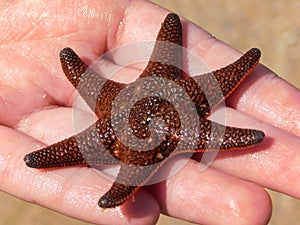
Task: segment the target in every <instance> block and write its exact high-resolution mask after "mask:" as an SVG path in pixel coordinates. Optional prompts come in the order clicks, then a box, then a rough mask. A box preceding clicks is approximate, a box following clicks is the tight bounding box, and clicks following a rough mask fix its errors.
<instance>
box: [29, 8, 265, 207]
mask: <svg viewBox="0 0 300 225" xmlns="http://www.w3.org/2000/svg"><path fill="white" fill-rule="evenodd" d="M181 46H182V30H181V22H180V19H179V17H178V16H177V15H176V14H173V13H171V14H169V15H168V16H167V17H166V19H165V20H164V22H163V24H162V27H161V29H160V31H159V33H158V36H157V39H156V44H155V47H154V50H153V53H152V55H151V57H150V60H149V63H148V65H147V67H146V68H145V70H144V71H143V73H142V74H141V75H140V76H139V78H138V79H137V80H136V81H135V82H134V83H132V84H129V85H126V84H122V83H118V82H114V81H112V80H107V79H105V78H102V77H101V76H100V75H98V74H97V73H96V72H94V71H93V70H92V69H90V68H89V67H88V65H86V64H85V63H84V62H83V61H82V60H81V59H80V58H79V57H78V56H77V55H76V54H75V53H74V51H73V50H72V49H70V48H65V49H63V50H62V51H61V53H60V59H61V64H62V68H63V71H64V73H65V75H66V77H67V78H68V79H69V81H70V82H71V83H72V84H73V85H74V87H75V88H76V89H77V91H78V92H79V94H80V95H81V96H82V98H83V99H84V100H85V101H86V103H87V104H88V105H89V107H90V108H91V109H92V110H93V111H94V112H95V114H96V115H97V117H98V120H97V121H96V123H95V124H93V125H92V126H90V127H89V128H87V129H86V130H84V131H83V132H81V133H79V134H77V135H75V136H72V137H70V138H68V139H65V140H63V141H61V142H58V143H56V144H53V145H51V146H48V147H45V148H43V149H40V150H37V151H35V152H32V153H30V154H28V155H26V156H25V158H24V161H25V162H26V165H27V166H29V167H33V168H51V167H67V166H76V165H84V166H98V165H100V164H120V165H121V168H120V172H119V174H118V175H117V178H116V180H115V182H114V183H113V185H112V187H111V188H110V189H109V191H108V192H107V193H106V194H104V195H103V196H102V197H101V198H100V200H99V203H98V204H99V206H100V207H102V208H111V207H115V206H119V205H122V204H123V203H124V202H125V201H127V200H128V199H129V198H130V197H131V196H133V194H134V193H135V192H136V191H137V190H138V189H139V188H140V187H141V186H142V185H143V184H145V183H146V182H147V181H148V180H149V179H150V178H151V177H152V176H153V175H154V173H155V172H156V171H157V170H158V168H159V167H161V165H162V164H163V163H164V162H165V161H166V160H167V159H168V158H169V157H171V156H173V155H175V154H178V153H182V152H192V153H194V152H204V151H206V150H221V151H223V150H239V149H243V148H246V147H250V146H253V145H256V144H258V143H260V142H262V140H263V138H264V133H263V132H262V131H258V130H252V129H240V128H233V127H228V126H223V125H220V124H218V123H215V122H211V121H209V120H207V119H206V118H207V117H208V116H209V115H210V113H211V108H212V107H215V106H216V105H218V104H219V103H220V101H221V100H222V99H220V97H218V95H217V94H216V93H217V92H218V89H219V90H220V91H221V93H222V95H223V96H224V98H226V97H228V96H229V95H230V94H231V93H232V92H233V90H235V88H236V87H237V86H238V85H239V84H240V83H241V82H242V81H243V80H244V79H245V78H246V77H247V75H249V73H250V72H251V71H252V70H253V69H254V68H255V66H256V65H257V63H258V61H259V58H260V51H259V50H258V49H255V48H253V49H251V50H249V51H248V52H247V53H246V54H244V55H243V56H242V57H241V58H240V59H238V60H237V61H236V62H234V63H232V64H230V65H229V66H226V67H224V68H222V69H220V70H217V71H214V72H212V73H211V74H204V75H200V76H196V77H186V78H184V77H183V72H182V70H181V66H182V52H181V51H182V50H181ZM212 75H213V76H212ZM212 77H213V78H214V79H212ZM213 81H215V82H216V83H217V84H218V85H217V87H216V85H213ZM174 87H176V88H175V89H174ZM174 90H175V91H174ZM204 91H205V92H204ZM120 93H121V94H120ZM119 96H122V99H121V98H120V99H119ZM165 96H167V98H165ZM187 97H188V98H189V99H187V100H186V98H187ZM134 98H137V99H139V100H138V101H136V102H135V104H133V105H132V106H130V107H131V108H130V107H129V110H128V111H126V110H125V109H124V108H126V106H127V105H128V104H129V103H128V102H127V100H130V99H134ZM208 99H209V100H208ZM124 100H125V101H124ZM178 102H180V104H179V103H178ZM190 103H192V104H190ZM114 109H116V111H117V112H116V111H113V112H112V110H114ZM178 109H180V110H179V111H178ZM193 109H194V112H195V113H194V114H192V113H191V110H193ZM127 114H128V115H127ZM128 118H129V127H130V128H131V129H127V128H126V129H125V128H124V126H123V124H125V125H126V123H127V121H128ZM155 118H160V119H162V120H163V121H164V124H161V123H160V122H159V121H158V122H157V123H154V122H153V121H154V120H155ZM120 124H121V125H120ZM150 125H151V126H153V129H151V132H150V128H149V126H150ZM117 127H119V128H120V127H121V128H123V129H121V130H119V131H118V132H117V131H116V129H117ZM117 133H118V134H117ZM161 134H163V136H162V135H161ZM131 137H133V138H131ZM140 140H142V141H141V142H140ZM149 146H151V147H149ZM152 146H153V147H152Z"/></svg>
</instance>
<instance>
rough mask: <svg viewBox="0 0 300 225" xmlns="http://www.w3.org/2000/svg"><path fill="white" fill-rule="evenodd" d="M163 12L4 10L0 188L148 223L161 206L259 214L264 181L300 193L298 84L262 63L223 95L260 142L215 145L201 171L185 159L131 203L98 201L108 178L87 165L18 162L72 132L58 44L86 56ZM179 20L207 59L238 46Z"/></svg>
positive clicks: (129, 5)
mask: <svg viewBox="0 0 300 225" xmlns="http://www.w3.org/2000/svg"><path fill="white" fill-rule="evenodd" d="M166 14H167V12H166V11H165V10H163V9H161V8H158V7H157V6H154V5H152V4H151V3H150V2H147V1H128V2H127V1H105V0H103V1H102V0H98V1H88V3H85V4H83V3H73V4H71V3H67V1H61V2H60V3H59V4H58V3H57V2H54V1H46V0H45V1H39V3H38V4H37V3H36V2H35V1H26V2H25V1H24V3H22V2H21V3H16V4H13V5H8V6H6V8H5V10H2V13H1V18H2V20H1V26H0V29H1V33H2V35H1V37H0V39H1V48H0V50H1V54H0V55H1V56H0V57H1V61H0V66H1V74H0V79H1V80H0V81H1V88H0V96H1V98H0V100H1V101H0V109H1V110H0V120H1V129H0V132H1V139H0V178H1V183H0V185H1V186H0V189H1V190H3V191H5V192H8V193H10V194H12V195H15V196H17V197H19V198H22V199H25V200H27V201H32V202H35V203H37V204H41V205H44V206H46V207H48V208H51V209H54V210H56V211H59V212H61V213H64V214H66V215H69V216H72V217H76V218H79V219H82V220H85V221H89V222H93V223H97V224H128V223H133V222H136V223H138V222H139V223H141V224H153V223H155V221H156V220H157V218H158V216H159V213H160V212H162V213H165V214H168V215H170V216H173V217H178V218H182V219H184V220H188V221H192V222H196V223H204V224H205V223H210V224H215V223H217V222H218V221H223V222H224V223H230V224H242V223H243V224H246V223H249V224H257V223H266V221H267V220H268V219H269V216H270V212H271V203H270V199H269V196H268V194H267V193H266V192H265V191H264V189H263V188H262V186H264V187H269V188H272V189H275V190H277V191H280V192H283V193H286V194H289V195H292V196H294V197H298V198H299V197H300V191H299V190H300V188H299V187H298V186H300V183H299V182H297V180H298V179H297V175H298V174H299V173H300V171H299V167H298V165H299V162H298V159H299V160H300V153H299V152H298V146H299V144H300V140H299V135H300V114H299V112H300V103H299V101H297V99H299V98H300V93H299V91H298V90H296V89H295V88H294V87H292V86H290V85H289V84H287V83H286V82H285V81H283V80H281V79H279V78H278V77H276V76H275V75H274V74H272V73H271V72H270V71H269V70H267V69H266V68H264V67H263V66H258V68H257V69H256V70H255V72H254V73H253V74H251V75H250V77H249V78H247V80H246V81H245V82H244V83H243V84H242V85H241V86H240V87H239V88H238V89H237V90H236V91H235V93H234V94H233V95H232V96H231V97H230V99H229V100H228V101H227V105H229V106H231V107H232V108H228V110H227V112H228V122H229V123H230V125H235V126H238V127H240V126H244V127H249V126H250V127H252V128H256V129H259V130H263V131H264V132H265V133H266V135H267V137H266V139H265V142H264V143H263V144H262V145H260V146H259V147H257V148H255V149H251V150H249V151H247V154H245V153H236V152H235V153H228V154H225V156H226V157H224V155H221V156H220V157H219V158H218V159H217V160H216V161H214V163H213V164H212V167H209V168H208V169H206V170H205V171H204V172H199V163H198V162H197V161H196V160H190V161H189V162H188V164H187V165H186V166H185V167H184V168H183V169H182V170H181V171H180V172H178V173H177V174H176V175H175V176H173V177H172V178H170V179H168V180H167V181H164V182H161V183H159V184H156V185H152V186H149V187H147V188H144V189H141V190H140V191H139V192H138V193H137V194H136V196H135V202H134V203H133V202H131V201H128V202H126V203H125V204H124V206H122V207H121V208H116V209H110V210H106V211H104V212H103V211H102V210H101V209H100V208H99V207H98V206H97V201H98V199H99V197H101V196H102V194H103V193H104V192H106V191H107V190H108V188H109V187H110V185H111V183H110V182H108V181H107V180H105V179H104V178H102V177H100V176H97V175H96V174H95V173H94V172H93V171H91V169H89V168H68V169H58V170H47V171H46V170H42V171H41V170H35V169H30V168H28V167H26V166H25V164H24V161H23V157H24V155H25V154H27V153H29V152H31V151H32V150H36V149H38V148H40V147H41V146H43V145H45V144H47V145H48V144H51V143H54V142H57V141H59V140H62V139H64V138H65V137H68V136H70V135H72V134H73V124H72V104H73V100H74V96H75V91H74V89H73V88H72V85H71V84H70V83H69V82H68V81H67V79H66V78H65V76H64V74H63V72H62V70H61V67H60V62H59V56H58V55H59V52H60V50H61V49H63V48H64V47H67V46H69V47H72V48H73V49H74V50H75V51H76V52H77V53H78V54H79V55H80V56H81V58H83V59H84V60H85V61H86V62H87V63H90V62H91V61H92V60H94V59H95V58H97V57H98V56H100V55H102V54H103V53H105V52H106V51H108V50H110V49H113V48H115V47H118V46H122V45H124V44H127V43H134V42H137V41H143V40H154V39H155V37H156V34H157V30H158V29H159V27H160V23H161V22H162V20H163V18H164V17H165V15H166ZM183 26H185V29H184V30H185V31H188V35H186V34H184V35H185V36H184V39H185V40H186V41H185V42H184V43H186V47H187V48H189V49H193V52H194V53H196V54H198V55H199V57H200V58H202V59H203V60H204V61H205V63H206V64H207V65H208V66H210V67H211V68H212V69H215V68H219V67H222V66H224V65H227V64H229V63H231V62H232V61H233V60H235V59H236V58H237V57H238V56H239V55H240V54H239V53H238V52H236V51H234V50H233V49H231V48H230V47H228V46H226V45H224V44H223V43H222V42H220V41H218V40H216V39H214V38H213V37H211V36H210V35H209V34H208V33H206V32H205V31H203V30H201V29H200V28H198V27H196V26H194V25H192V24H190V23H188V22H186V23H184V25H183ZM217 56H226V57H217ZM140 72H141V71H140V70H138V69H137V70H135V69H129V70H128V73H127V74H132V76H136V75H138V74H139V73H140ZM121 79H122V78H121ZM125 79H128V78H125ZM278 90H280V92H279V91H278ZM232 115H234V116H232ZM232 117H234V120H233V119H232ZM231 154H232V157H231Z"/></svg>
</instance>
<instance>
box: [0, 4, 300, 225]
mask: <svg viewBox="0 0 300 225" xmlns="http://www.w3.org/2000/svg"><path fill="white" fill-rule="evenodd" d="M153 2H155V3H157V4H158V5H161V6H163V7H165V8H167V9H169V10H170V11H173V12H175V13H178V14H180V15H181V16H183V17H185V18H187V19H189V20H190V21H192V22H194V23H195V24H197V25H199V26H200V27H202V28H203V29H205V30H207V31H209V32H210V33H212V34H213V35H214V36H216V37H217V38H219V39H221V40H223V41H225V42H226V43H228V44H229V45H231V46H233V47H235V48H237V49H239V50H241V51H245V50H247V49H249V48H250V47H253V46H256V47H258V48H260V49H261V50H262V52H263V56H262V60H261V62H262V63H263V64H265V65H266V66H267V67H269V68H270V69H272V70H273V71H274V72H275V73H276V74H278V75H279V76H280V77H282V78H284V79H286V80H287V81H289V82H290V83H292V84H293V85H295V86H296V87H298V88H300V41H299V40H300V19H299V12H300V2H299V1H297V0H277V1H274V0H265V1H260V0H252V1H247V0H240V1H235V0H223V1H219V0H173V1H171V0H153ZM269 192H270V194H271V197H272V200H273V216H272V219H271V221H270V223H269V224H271V225H279V224H280V225H286V224H299V221H300V213H299V212H300V200H296V199H293V198H291V197H288V196H285V195H282V194H278V193H276V192H272V191H269ZM56 224H63V225H89V223H84V222H81V221H78V220H74V219H72V218H69V217H66V216H63V215H61V214H57V213H55V212H52V211H50V210H47V209H45V208H42V207H40V206H36V205H33V204H30V203H26V202H23V201H21V200H18V199H15V198H13V197H11V196H8V195H6V194H4V193H0V225H56ZM168 224H173V225H179V224H180V225H188V224H191V223H187V222H184V221H181V220H176V219H172V218H168V217H166V216H161V218H160V220H159V222H158V225H168Z"/></svg>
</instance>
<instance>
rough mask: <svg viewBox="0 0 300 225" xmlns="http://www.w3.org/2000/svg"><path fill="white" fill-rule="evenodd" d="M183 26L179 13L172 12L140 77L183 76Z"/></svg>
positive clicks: (173, 77) (165, 21)
mask: <svg viewBox="0 0 300 225" xmlns="http://www.w3.org/2000/svg"><path fill="white" fill-rule="evenodd" d="M181 68H182V28H181V22H180V18H179V16H178V15H176V14H174V13H170V14H168V15H167V17H166V18H165V20H164V22H163V23H162V25H161V28H160V30H159V32H158V35H157V39H156V43H155V45H154V49H153V52H152V55H151V57H150V60H149V63H148V65H147V67H146V68H145V70H144V71H143V73H142V74H141V75H140V77H147V76H153V75H154V76H159V77H165V78H168V79H170V80H175V79H179V78H181V77H182V70H181Z"/></svg>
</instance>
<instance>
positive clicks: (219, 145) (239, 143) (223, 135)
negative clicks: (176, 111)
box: [176, 119, 265, 152]
mask: <svg viewBox="0 0 300 225" xmlns="http://www.w3.org/2000/svg"><path fill="white" fill-rule="evenodd" d="M183 136H185V137H187V136H188V135H187V134H186V135H183ZM264 136H265V134H264V133H263V132H262V131H260V130H254V129H243V128H236V127H229V126H224V125H221V124H218V123H215V122H212V121H210V120H206V119H201V122H200V127H199V133H198V134H197V135H196V138H197V140H198V141H197V144H196V145H195V146H194V147H191V146H190V143H189V142H188V141H185V142H183V143H185V144H183V145H182V146H183V147H180V148H179V149H176V151H177V152H204V151H212V150H213V151H218V150H221V151H229V150H230V151H232V150H241V149H245V148H249V147H252V146H254V145H257V144H259V143H261V142H262V140H263V139H264Z"/></svg>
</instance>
